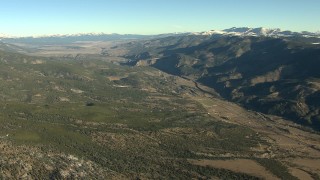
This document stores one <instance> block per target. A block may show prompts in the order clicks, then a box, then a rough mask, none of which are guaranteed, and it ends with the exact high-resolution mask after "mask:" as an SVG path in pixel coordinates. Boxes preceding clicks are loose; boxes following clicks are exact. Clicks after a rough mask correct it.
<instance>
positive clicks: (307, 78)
mask: <svg viewBox="0 0 320 180" xmlns="http://www.w3.org/2000/svg"><path fill="white" fill-rule="evenodd" d="M238 31H240V30H239V29H238ZM243 31H247V29H243ZM179 38H180V39H179V40H178V39H176V38H171V41H174V40H175V42H174V43H171V44H173V45H171V44H170V45H163V44H158V46H157V43H156V42H161V40H157V41H156V40H154V41H153V43H154V44H153V45H152V46H150V42H144V43H148V45H149V46H148V47H147V48H143V51H135V52H136V53H137V55H132V56H130V57H129V58H130V59H131V60H133V61H131V64H137V65H151V66H153V67H156V68H158V69H160V70H163V71H165V72H168V73H171V74H174V75H179V76H188V77H189V78H192V79H195V80H198V81H200V82H202V83H204V84H206V85H208V86H210V87H213V88H215V89H217V90H218V92H219V93H221V94H222V95H223V96H224V97H226V98H228V99H230V100H233V101H236V102H239V103H241V104H243V105H244V106H246V107H249V108H251V109H255V110H258V111H261V112H265V113H270V114H275V115H280V116H283V117H286V118H288V119H291V120H293V121H295V122H297V123H300V124H305V125H309V126H311V127H313V128H316V129H319V128H320V123H319V122H320V119H319V109H320V106H319V103H317V102H318V101H317V100H318V99H319V90H320V89H319V78H320V73H319V72H320V71H319V67H320V66H319V65H320V46H319V45H318V44H315V43H310V41H313V40H314V38H304V37H302V36H301V37H297V36H295V37H282V38H274V37H265V36H258V37H255V36H219V37H217V36H212V35H207V36H203V35H189V36H184V37H179ZM190 38H192V39H195V41H194V42H197V43H193V44H188V43H184V41H183V40H184V39H190ZM196 39H197V41H196ZM188 42H190V41H188ZM151 44H152V43H151ZM140 46H141V47H145V44H143V43H142V42H140ZM152 47H158V48H152ZM139 52H141V53H144V54H148V56H147V57H144V58H141V56H139ZM143 62H145V63H143Z"/></svg>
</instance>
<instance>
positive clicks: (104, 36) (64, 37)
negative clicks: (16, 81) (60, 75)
mask: <svg viewBox="0 0 320 180" xmlns="http://www.w3.org/2000/svg"><path fill="white" fill-rule="evenodd" d="M184 35H199V36H254V37H258V36H265V37H306V38H319V39H320V32H319V31H318V32H307V31H303V32H293V31H281V30H280V29H279V28H276V29H268V28H263V27H259V28H249V27H232V28H230V29H224V30H210V31H205V32H187V33H167V34H158V35H141V34H117V33H111V34H110V33H78V34H55V35H42V36H26V37H14V36H10V35H6V34H1V33H0V40H1V41H3V42H7V43H72V42H76V41H112V40H130V39H152V38H162V37H169V36H184Z"/></svg>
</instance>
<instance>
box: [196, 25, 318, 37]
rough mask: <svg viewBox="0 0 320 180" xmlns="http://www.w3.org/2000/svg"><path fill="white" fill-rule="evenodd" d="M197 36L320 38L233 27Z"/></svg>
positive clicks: (263, 29) (310, 34)
mask: <svg viewBox="0 0 320 180" xmlns="http://www.w3.org/2000/svg"><path fill="white" fill-rule="evenodd" d="M194 34H196V35H203V36H208V35H209V36H212V35H223V36H266V37H290V36H303V37H319V35H320V34H319V33H312V32H300V33H298V32H292V31H281V29H279V28H276V29H270V28H263V27H259V28H249V27H232V28H230V29H224V30H221V31H217V30H211V31H206V32H201V33H194Z"/></svg>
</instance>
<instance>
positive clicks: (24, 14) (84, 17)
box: [0, 0, 320, 36]
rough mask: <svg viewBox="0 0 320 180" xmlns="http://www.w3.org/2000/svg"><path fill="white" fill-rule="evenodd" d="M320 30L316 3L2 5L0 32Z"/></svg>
mask: <svg viewBox="0 0 320 180" xmlns="http://www.w3.org/2000/svg"><path fill="white" fill-rule="evenodd" d="M234 26H236V27H243V26H248V27H267V28H281V29H283V30H293V31H303V30H307V31H319V30H320V0H0V33H4V34H10V35H17V36H25V35H43V34H70V33H88V32H97V33H98V32H104V33H121V34H124V33H136V34H159V33H168V32H191V31H207V30H211V29H217V30H220V29H226V28H230V27H234Z"/></svg>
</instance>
